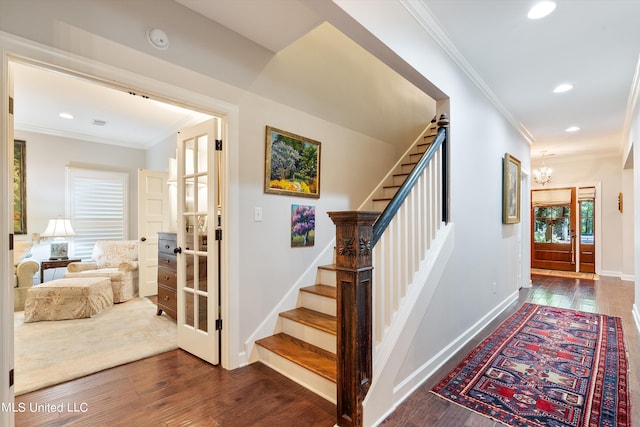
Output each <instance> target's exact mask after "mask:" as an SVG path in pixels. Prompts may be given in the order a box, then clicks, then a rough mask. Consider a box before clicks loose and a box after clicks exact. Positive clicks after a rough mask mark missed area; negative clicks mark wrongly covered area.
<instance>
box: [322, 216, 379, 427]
mask: <svg viewBox="0 0 640 427" xmlns="http://www.w3.org/2000/svg"><path fill="white" fill-rule="evenodd" d="M379 215H380V212H329V217H331V219H332V220H333V222H334V224H335V225H336V269H337V274H336V277H337V282H336V283H337V288H338V292H337V294H338V295H337V296H338V302H337V304H338V305H337V321H338V332H337V354H336V358H337V364H338V366H337V388H338V390H337V392H338V393H337V400H338V401H337V425H339V426H343V427H347V426H349V427H350V426H354V427H355V426H357V427H360V426H362V425H363V421H364V420H363V413H362V401H363V400H364V397H365V396H366V395H367V391H368V390H369V387H370V386H371V375H372V364H371V361H372V313H371V311H372V293H371V292H372V290H371V276H372V274H371V272H372V270H373V266H372V251H373V247H372V243H371V238H372V234H373V223H374V222H375V220H376V219H377V218H378V216H379Z"/></svg>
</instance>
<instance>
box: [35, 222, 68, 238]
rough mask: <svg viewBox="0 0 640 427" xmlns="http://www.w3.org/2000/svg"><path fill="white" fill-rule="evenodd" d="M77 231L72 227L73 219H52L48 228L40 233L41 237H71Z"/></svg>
mask: <svg viewBox="0 0 640 427" xmlns="http://www.w3.org/2000/svg"><path fill="white" fill-rule="evenodd" d="M75 235H76V232H75V231H73V227H71V221H69V220H68V219H62V218H58V219H50V220H49V224H47V228H46V229H45V230H44V232H42V234H40V236H41V237H71V236H75Z"/></svg>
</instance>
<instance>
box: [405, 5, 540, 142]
mask: <svg viewBox="0 0 640 427" xmlns="http://www.w3.org/2000/svg"><path fill="white" fill-rule="evenodd" d="M400 3H401V4H402V5H403V6H404V7H405V8H406V9H407V10H408V11H409V13H410V14H411V15H412V16H413V17H414V19H415V20H416V21H417V22H418V24H419V25H420V26H421V27H422V28H423V29H424V30H425V31H426V32H427V33H429V35H430V36H431V37H432V38H433V39H434V40H435V41H436V42H437V43H438V45H439V46H440V47H441V48H442V50H444V51H445V53H447V55H449V57H451V59H452V60H453V62H455V63H456V65H458V67H460V69H461V70H462V71H463V72H464V73H465V74H466V75H467V77H469V79H470V80H471V81H472V82H473V83H474V84H475V85H476V86H477V87H478V89H480V91H481V92H482V93H483V94H484V95H485V96H486V97H487V99H488V100H489V101H490V102H491V103H492V104H493V105H494V106H495V107H496V108H497V109H498V111H499V112H500V114H502V115H503V116H504V118H505V119H506V120H507V121H508V122H509V123H510V124H511V126H513V127H514V128H515V129H516V130H517V131H518V133H519V134H520V135H521V136H522V137H523V138H524V139H525V140H526V141H527V142H528V143H529V145H531V144H533V143H534V142H535V138H534V137H533V135H531V133H530V132H529V130H528V129H527V128H526V127H525V126H524V124H522V123H521V122H520V121H518V120H517V119H516V118H515V117H514V116H513V114H511V112H510V111H509V110H508V109H507V108H506V107H505V106H504V105H503V104H502V102H501V101H500V99H499V98H498V96H497V95H496V94H495V92H494V91H493V89H491V87H490V86H489V85H488V84H487V82H486V81H485V80H484V79H483V78H482V76H481V75H480V73H478V72H477V71H476V70H475V69H474V68H473V66H472V65H471V64H470V63H469V61H467V59H466V58H465V57H464V55H462V53H461V52H460V51H459V50H458V48H457V47H456V46H455V45H454V44H453V42H452V41H451V39H450V38H449V36H448V35H447V33H446V31H445V30H444V28H443V27H442V25H441V24H440V22H439V21H438V19H437V18H436V17H435V15H434V14H433V12H431V9H429V7H428V6H427V5H426V4H425V3H424V1H422V0H400Z"/></svg>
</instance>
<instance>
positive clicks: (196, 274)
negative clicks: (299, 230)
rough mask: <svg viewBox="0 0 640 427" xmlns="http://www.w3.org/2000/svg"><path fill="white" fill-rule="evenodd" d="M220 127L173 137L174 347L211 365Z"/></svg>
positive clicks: (211, 124) (215, 347) (215, 345)
mask: <svg viewBox="0 0 640 427" xmlns="http://www.w3.org/2000/svg"><path fill="white" fill-rule="evenodd" d="M220 126H221V123H220V119H218V118H214V119H211V120H208V121H206V122H203V123H201V124H199V125H196V126H193V127H190V128H188V129H184V130H182V131H180V133H179V134H178V141H177V154H178V156H177V157H178V159H177V160H178V173H177V175H178V232H177V238H178V249H177V251H178V252H177V261H178V283H177V293H178V295H177V300H178V310H177V311H178V320H177V323H178V324H177V326H178V346H179V347H180V348H182V349H184V350H186V351H188V352H189V353H192V354H194V355H195V356H198V357H199V358H201V359H203V360H206V361H207V362H209V363H212V364H218V363H219V330H217V329H216V323H217V322H216V320H217V319H218V313H219V302H218V300H219V295H218V285H219V282H218V277H219V267H220V266H219V262H218V261H219V258H218V254H219V246H218V245H217V244H215V243H216V235H217V234H218V230H220V228H219V224H220V222H219V221H220V219H219V212H220V210H221V206H219V203H220V202H219V200H220V199H219V187H218V183H219V180H218V172H219V164H218V155H219V154H218V153H219V152H218V151H216V140H218V139H219V134H220ZM219 233H220V235H221V230H220V231H219Z"/></svg>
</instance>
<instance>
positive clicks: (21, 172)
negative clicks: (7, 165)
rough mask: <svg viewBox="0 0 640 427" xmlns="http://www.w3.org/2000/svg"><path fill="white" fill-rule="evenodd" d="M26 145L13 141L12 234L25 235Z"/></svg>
mask: <svg viewBox="0 0 640 427" xmlns="http://www.w3.org/2000/svg"><path fill="white" fill-rule="evenodd" d="M26 150H27V143H26V142H25V141H20V140H15V141H13V232H14V233H15V234H27V181H26V178H27V177H26V174H27V171H26V165H27V157H26Z"/></svg>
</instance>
